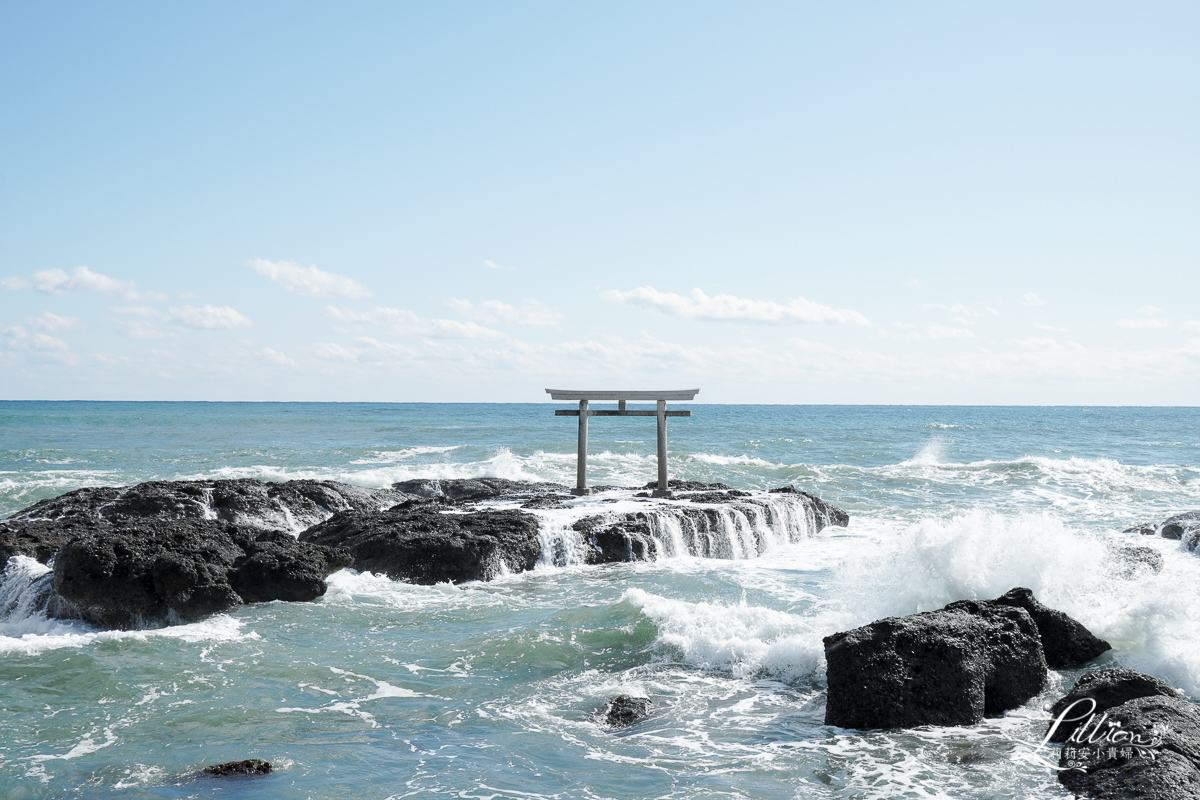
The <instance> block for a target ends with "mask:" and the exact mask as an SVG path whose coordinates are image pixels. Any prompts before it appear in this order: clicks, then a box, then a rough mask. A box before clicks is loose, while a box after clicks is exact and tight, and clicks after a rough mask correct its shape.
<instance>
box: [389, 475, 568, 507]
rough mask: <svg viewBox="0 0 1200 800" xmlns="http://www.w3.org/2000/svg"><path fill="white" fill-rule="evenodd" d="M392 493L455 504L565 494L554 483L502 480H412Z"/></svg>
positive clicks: (560, 486) (393, 486) (398, 486)
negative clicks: (451, 501)
mask: <svg viewBox="0 0 1200 800" xmlns="http://www.w3.org/2000/svg"><path fill="white" fill-rule="evenodd" d="M392 489H393V490H395V491H398V492H402V493H404V494H408V495H415V496H417V497H424V498H426V499H429V500H453V501H455V502H475V501H478V500H498V499H515V500H519V499H522V498H536V497H539V496H542V495H546V494H555V493H562V492H566V491H567V487H566V486H563V485H561V484H558V483H529V482H526V481H510V480H507V479H505V478H454V479H448V480H433V479H416V480H411V481H402V482H401V483H394V484H392Z"/></svg>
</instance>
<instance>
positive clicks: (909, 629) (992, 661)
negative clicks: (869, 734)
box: [824, 601, 1047, 728]
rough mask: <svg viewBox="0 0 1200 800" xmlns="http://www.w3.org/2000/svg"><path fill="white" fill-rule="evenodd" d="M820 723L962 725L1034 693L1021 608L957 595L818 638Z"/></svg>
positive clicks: (1031, 628) (1038, 685)
mask: <svg viewBox="0 0 1200 800" xmlns="http://www.w3.org/2000/svg"><path fill="white" fill-rule="evenodd" d="M824 642H825V658H826V661H827V664H828V666H827V669H826V676H827V678H828V687H829V689H828V696H827V699H826V706H825V724H827V725H837V726H839V727H842V728H910V727H915V726H918V725H972V724H975V723H977V722H979V721H980V720H981V719H982V718H983V717H984V715H985V714H1001V713H1003V712H1005V711H1007V710H1009V709H1012V708H1016V707H1018V706H1020V705H1021V704H1023V703H1024V702H1026V701H1027V700H1029V699H1030V698H1031V697H1034V696H1035V695H1037V694H1038V692H1040V691H1041V690H1042V688H1043V686H1045V683H1046V675H1047V668H1046V659H1045V656H1044V654H1043V651H1042V642H1041V638H1040V637H1039V636H1038V628H1037V625H1036V624H1035V623H1034V621H1033V619H1032V617H1030V615H1029V612H1028V611H1026V610H1025V609H1024V608H1017V607H1012V606H1006V605H994V604H989V603H975V602H971V601H964V602H960V603H953V604H951V606H947V607H946V608H943V609H941V610H939V611H926V612H923V613H920V614H913V615H910V616H907V617H887V618H885V619H881V620H877V621H875V622H872V623H871V624H869V625H864V626H863V627H861V628H855V629H854V630H851V631H844V632H841V633H835V634H833V635H832V636H827V637H825V640H824Z"/></svg>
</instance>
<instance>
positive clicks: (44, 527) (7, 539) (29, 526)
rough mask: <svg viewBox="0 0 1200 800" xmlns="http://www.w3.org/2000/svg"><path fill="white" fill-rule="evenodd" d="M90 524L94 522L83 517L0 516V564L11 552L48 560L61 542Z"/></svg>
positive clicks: (44, 561)
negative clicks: (36, 517) (31, 518)
mask: <svg viewBox="0 0 1200 800" xmlns="http://www.w3.org/2000/svg"><path fill="white" fill-rule="evenodd" d="M94 526H95V522H94V521H92V520H87V519H67V520H62V521H55V522H51V521H47V520H19V519H7V520H4V521H2V522H0V565H2V564H4V563H5V562H7V561H8V559H10V558H12V557H13V556H29V557H30V558H33V559H36V560H38V561H40V562H42V563H43V564H45V563H48V562H49V561H50V559H52V558H54V554H55V553H57V552H58V551H59V550H61V549H62V548H63V545H65V544H66V543H67V542H69V541H71V539H73V538H75V537H76V536H79V535H80V534H82V533H86V532H87V531H88V530H91V529H92V528H93V527H94Z"/></svg>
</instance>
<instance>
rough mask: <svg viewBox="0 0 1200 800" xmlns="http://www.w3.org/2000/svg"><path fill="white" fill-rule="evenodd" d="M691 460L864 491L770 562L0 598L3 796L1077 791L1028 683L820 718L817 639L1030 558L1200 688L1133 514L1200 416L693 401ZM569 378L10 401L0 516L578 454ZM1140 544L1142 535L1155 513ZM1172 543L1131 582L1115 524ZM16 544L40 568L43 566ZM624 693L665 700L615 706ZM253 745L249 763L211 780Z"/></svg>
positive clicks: (1196, 612) (731, 471)
mask: <svg viewBox="0 0 1200 800" xmlns="http://www.w3.org/2000/svg"><path fill="white" fill-rule="evenodd" d="M690 407H691V408H692V410H693V412H694V416H693V417H692V418H690V419H672V420H671V423H670V425H671V428H670V447H671V470H672V475H673V476H674V477H682V478H689V479H694V480H721V481H724V482H726V483H728V484H730V485H732V486H736V487H740V488H768V487H771V486H777V485H781V484H784V483H795V484H797V485H798V486H800V487H801V488H806V489H809V490H810V491H813V492H815V493H816V494H818V495H820V496H821V497H823V498H825V499H826V500H829V501H830V502H833V503H835V504H836V505H839V506H841V507H843V508H845V509H846V510H848V511H849V512H850V513H851V524H850V527H849V528H847V529H845V530H841V529H837V530H829V531H826V532H824V533H822V534H821V535H819V536H817V537H815V538H812V539H808V540H805V541H802V542H800V543H797V544H795V545H790V546H786V547H780V548H777V549H776V550H773V551H770V552H768V553H767V554H765V555H764V556H763V557H762V558H757V559H751V560H743V561H716V560H700V559H693V558H675V559H664V560H662V561H659V562H655V563H643V564H622V565H610V566H605V567H568V568H560V569H555V568H545V569H539V570H537V571H535V572H532V573H526V574H524V575H516V576H507V577H504V578H501V579H499V580H497V581H494V582H491V583H485V584H471V585H465V586H459V587H454V586H434V587H417V586H408V585H405V584H400V583H397V582H394V581H390V580H388V579H386V578H383V577H379V576H373V575H369V574H368V575H359V574H355V573H353V572H351V571H343V572H340V573H337V574H335V575H334V576H332V578H331V580H330V591H329V593H328V594H327V595H326V596H325V597H324V598H322V599H321V600H320V601H318V602H315V603H307V604H283V603H271V604H265V605H257V606H245V607H242V608H241V609H239V610H238V611H237V612H236V613H233V614H229V615H219V616H217V617H214V618H212V619H210V620H206V621H204V622H201V623H197V624H194V625H186V626H179V627H176V628H166V629H162V630H158V631H148V632H124V633H113V632H98V631H94V630H91V629H89V628H87V627H86V626H82V625H79V624H76V623H55V622H48V621H45V620H36V619H17V618H9V619H8V620H7V621H0V685H2V686H3V687H4V688H3V689H0V692H2V693H3V698H4V709H5V714H4V715H3V717H2V718H0V742H2V743H3V744H0V794H2V795H3V796H5V797H14V798H20V797H86V798H92V797H97V798H107V797H133V798H179V797H230V798H233V797H237V798H243V797H245V798H257V797H263V798H267V797H270V798H335V797H355V798H362V799H363V800H366V799H367V798H399V797H422V796H435V795H436V796H441V795H447V796H455V797H468V798H491V797H512V798H518V797H520V798H528V797H533V798H552V797H553V798H576V797H578V798H641V797H678V798H718V797H720V798H734V797H746V798H792V797H830V798H833V797H837V798H843V797H847V798H848V797H864V798H865V797H879V798H891V797H914V798H918V797H953V798H962V797H972V798H999V797H1014V798H1016V797H1064V796H1065V795H1064V793H1063V792H1061V791H1060V790H1059V789H1058V788H1057V785H1056V784H1055V781H1054V777H1053V774H1052V773H1051V771H1050V770H1049V769H1048V768H1046V767H1045V766H1044V765H1042V764H1040V763H1039V762H1038V761H1037V760H1036V756H1037V755H1038V752H1037V751H1036V749H1035V748H1036V745H1037V743H1038V742H1039V741H1040V733H1041V731H1042V729H1043V728H1044V720H1045V719H1046V718H1047V715H1046V713H1045V711H1044V710H1043V708H1042V706H1043V705H1044V704H1045V703H1046V702H1049V701H1051V700H1053V699H1055V697H1056V696H1057V695H1056V694H1055V692H1056V691H1059V690H1060V689H1061V687H1062V685H1063V684H1064V683H1068V684H1069V682H1070V681H1072V680H1073V679H1074V677H1076V675H1075V673H1067V674H1062V675H1055V678H1054V681H1053V682H1052V686H1051V688H1050V689H1048V691H1047V693H1046V694H1045V695H1044V696H1043V697H1042V698H1039V699H1037V700H1035V701H1032V702H1031V703H1030V704H1028V705H1027V706H1026V707H1025V708H1022V709H1018V710H1016V711H1014V712H1011V713H1010V714H1008V715H1007V716H1005V717H1003V718H1000V719H994V720H987V721H985V722H984V723H983V724H982V725H980V726H977V727H975V728H969V729H925V730H917V731H908V732H893V733H878V732H877V733H869V734H859V733H855V732H848V731H841V730H838V729H831V728H827V727H825V726H824V725H822V724H821V722H822V717H823V687H824V664H823V661H822V647H821V637H822V636H824V635H827V634H829V633H832V632H833V631H836V630H841V629H845V628H847V627H851V626H853V625H858V624H862V623H864V622H868V621H870V620H872V619H875V618H878V617H880V616H884V615H887V614H900V613H912V612H914V611H918V610H923V609H926V608H932V607H936V606H939V605H942V604H944V603H946V602H949V601H951V600H956V599H961V598H963V597H973V596H975V597H985V596H995V595H997V594H999V593H1001V592H1003V591H1005V590H1007V589H1008V588H1011V587H1012V586H1014V585H1025V586H1030V587H1031V588H1033V589H1034V591H1035V592H1036V593H1037V594H1038V596H1039V597H1040V598H1042V599H1043V600H1044V601H1045V602H1047V603H1049V604H1051V605H1055V606H1057V607H1060V608H1062V609H1064V610H1066V611H1068V612H1069V613H1071V614H1073V615H1074V616H1076V617H1077V618H1079V619H1080V620H1082V621H1084V622H1085V624H1087V625H1089V626H1090V627H1091V628H1092V629H1093V630H1094V631H1096V632H1097V633H1098V634H1100V635H1102V636H1104V637H1105V638H1107V639H1109V641H1111V642H1112V643H1113V644H1114V647H1115V650H1114V651H1113V652H1112V653H1109V654H1107V655H1106V656H1104V657H1102V661H1104V663H1106V664H1120V665H1126V666H1131V667H1135V668H1138V669H1143V670H1145V671H1147V672H1151V673H1152V674H1155V675H1158V676H1159V677H1162V678H1164V679H1166V680H1169V681H1171V682H1172V683H1174V684H1175V685H1178V686H1181V687H1182V688H1184V689H1185V690H1186V691H1187V692H1189V693H1190V694H1191V696H1192V697H1194V698H1195V697H1197V696H1200V695H1198V693H1200V630H1198V627H1200V623H1198V622H1197V620H1200V599H1198V598H1197V597H1196V595H1195V592H1194V591H1192V590H1191V589H1190V588H1184V587H1192V586H1195V585H1196V581H1197V579H1200V558H1197V557H1196V556H1195V555H1193V554H1191V553H1188V552H1186V551H1183V550H1181V549H1180V548H1179V544H1178V543H1177V542H1170V541H1166V540H1159V539H1143V538H1141V537H1135V536H1131V535H1125V534H1121V533H1120V531H1121V530H1122V529H1123V528H1125V527H1128V526H1129V525H1131V524H1133V523H1135V522H1141V521H1145V520H1152V519H1156V518H1158V519H1161V518H1163V517H1165V516H1168V515H1170V514H1173V513H1177V512H1179V511H1183V510H1187V509H1191V508H1197V507H1200V410H1197V409H1191V408H1180V409H1164V408H1157V409H1147V408H1131V409H1122V408H1103V409H1082V408H991V407H986V408H966V407H952V408H935V407H914V408H905V407H858V406H856V407H814V406H707V405H690ZM552 408H554V406H552V405H454V404H269V403H264V404H257V403H255V404H238V403H214V404H209V403H0V517H2V516H6V515H8V514H10V513H12V512H13V511H16V510H17V509H19V508H23V507H25V506H27V505H29V504H31V503H33V502H36V501H37V500H39V499H42V498H45V497H52V496H56V495H58V494H61V493H62V492H65V491H68V490H70V489H73V488H77V487H80V486H86V485H123V484H128V483H135V482H138V481H142V480H148V479H152V478H168V479H169V478H219V477H257V478H263V479H268V480H286V479H289V478H295V477H315V478H331V479H337V480H344V481H347V482H351V483H357V484H361V485H366V486H384V485H387V484H390V483H392V482H394V481H398V480H404V479H407V478H412V477H471V476H480V475H495V476H500V477H507V478H515V479H527V480H557V481H561V482H571V481H573V477H574V444H575V427H574V425H575V421H574V420H573V419H570V418H556V417H554V416H553V415H552V411H551V409H552ZM590 427H591V454H592V457H591V459H590V477H591V480H592V482H593V483H596V484H601V483H612V484H617V485H635V484H640V483H645V482H646V481H648V480H651V479H652V478H653V477H654V476H655V456H654V438H653V435H654V426H653V422H652V420H648V419H643V418H631V419H614V418H599V419H596V420H594V421H593V422H592V424H591V426H590ZM1135 540H1136V541H1135ZM1116 542H1128V543H1136V544H1140V545H1150V546H1153V547H1156V548H1157V549H1159V550H1161V551H1162V553H1163V555H1164V558H1165V559H1166V567H1165V568H1164V570H1163V572H1162V573H1160V574H1145V573H1143V574H1137V575H1134V576H1132V577H1130V576H1125V577H1122V576H1121V575H1120V574H1119V572H1118V570H1116V569H1114V567H1113V564H1112V562H1111V559H1110V557H1109V555H1108V553H1109V550H1108V548H1109V547H1110V545H1111V544H1112V543H1116ZM24 568H25V569H32V567H30V566H29V565H25V566H24ZM621 692H632V693H637V694H645V695H648V696H649V697H651V698H652V699H653V700H654V702H655V707H654V714H653V716H652V718H651V719H650V720H649V721H647V722H645V723H642V724H640V725H638V726H635V727H633V728H631V729H629V730H627V731H623V732H620V733H614V732H611V731H609V730H607V729H605V728H603V727H602V726H599V725H597V724H596V723H595V721H594V718H593V716H594V712H595V710H596V709H597V708H598V707H600V706H601V705H602V704H603V702H604V700H605V699H607V698H609V697H611V696H613V695H615V694H618V693H621ZM246 757H260V758H266V759H268V760H271V761H272V762H274V763H275V764H276V766H277V767H278V768H279V771H278V772H276V773H275V774H273V775H271V776H268V777H264V778H259V779H253V780H242V781H233V782H217V781H214V780H212V779H199V778H196V777H194V773H195V770H197V769H198V768H200V767H202V766H204V765H205V764H210V763H216V762H219V761H226V760H231V759H240V758H246Z"/></svg>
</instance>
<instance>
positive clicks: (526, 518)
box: [300, 500, 541, 584]
mask: <svg viewBox="0 0 1200 800" xmlns="http://www.w3.org/2000/svg"><path fill="white" fill-rule="evenodd" d="M449 512H450V509H448V508H447V507H446V506H445V505H443V504H440V503H437V502H431V501H422V500H410V501H407V502H405V503H402V504H400V505H398V506H395V507H394V508H391V509H388V510H387V511H383V512H379V513H374V514H363V513H359V512H353V511H347V512H342V513H340V514H336V515H335V516H334V517H332V518H331V519H329V520H328V521H326V522H323V523H321V524H320V525H316V526H314V527H312V528H310V529H308V530H307V531H305V532H304V533H303V534H301V536H300V540H301V541H302V542H310V543H313V544H320V545H326V546H333V547H344V548H346V550H348V551H349V553H350V555H351V558H352V564H351V565H352V566H353V567H354V568H355V569H357V570H360V571H364V572H365V571H370V572H382V573H384V574H386V575H387V576H389V577H391V578H395V579H397V580H404V581H411V582H413V583H422V584H433V583H442V582H446V581H449V582H453V583H459V582H462V581H472V580H489V579H491V578H494V577H496V576H497V575H499V574H502V573H503V572H505V571H508V572H523V571H525V570H528V569H533V566H534V565H535V564H536V563H537V560H538V557H539V556H540V555H541V539H540V537H539V535H538V520H537V517H535V516H534V515H532V514H528V513H526V512H524V511H515V510H502V511H473V512H468V513H456V512H455V513H449Z"/></svg>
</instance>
